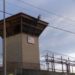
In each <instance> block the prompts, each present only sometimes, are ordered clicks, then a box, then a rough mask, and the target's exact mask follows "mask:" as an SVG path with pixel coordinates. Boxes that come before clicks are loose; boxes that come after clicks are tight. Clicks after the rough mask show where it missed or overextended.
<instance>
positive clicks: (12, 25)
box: [0, 12, 48, 36]
mask: <svg viewBox="0 0 75 75" xmlns="http://www.w3.org/2000/svg"><path fill="white" fill-rule="evenodd" d="M47 25H48V23H47V22H44V21H42V20H39V19H38V18H34V17H32V16H30V15H27V14H25V13H22V12H21V13H18V14H15V15H13V16H10V17H8V18H6V29H7V30H6V33H7V36H11V35H14V34H17V33H20V32H25V33H29V34H32V35H37V36H39V35H40V34H41V33H42V31H43V30H44V29H45V28H46V26H47ZM2 34H3V20H0V36H2Z"/></svg>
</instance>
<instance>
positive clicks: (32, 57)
mask: <svg viewBox="0 0 75 75" xmlns="http://www.w3.org/2000/svg"><path fill="white" fill-rule="evenodd" d="M28 36H29V35H28V34H25V33H20V34H17V35H14V36H10V37H7V39H6V41H7V45H6V46H7V66H8V67H9V68H10V67H11V66H12V67H13V68H15V67H17V66H20V65H21V66H22V67H23V68H26V69H28V68H29V69H39V68H40V65H39V63H40V61H39V46H38V37H35V36H33V37H34V41H35V43H34V44H30V43H28ZM17 62H20V63H17ZM21 62H22V63H21Z"/></svg>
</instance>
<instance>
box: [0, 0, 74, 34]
mask: <svg viewBox="0 0 75 75" xmlns="http://www.w3.org/2000/svg"><path fill="white" fill-rule="evenodd" d="M18 1H22V0H18ZM23 2H24V1H23ZM24 3H25V2H24ZM27 4H29V3H27ZM29 5H31V6H33V7H36V6H34V5H32V4H29ZM36 8H38V7H36ZM23 9H24V8H23ZM38 9H41V8H38ZM42 10H43V9H42ZM43 11H46V10H43ZM0 12H1V13H3V11H2V10H0ZM46 12H47V11H46ZM5 13H6V14H8V15H10V16H12V15H13V14H11V13H9V12H5ZM48 27H50V28H53V29H57V30H61V31H64V32H68V33H71V34H75V32H72V31H69V30H66V29H63V28H59V27H56V26H52V25H48Z"/></svg>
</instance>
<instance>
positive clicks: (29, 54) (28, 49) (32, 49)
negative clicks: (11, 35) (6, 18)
mask: <svg viewBox="0 0 75 75" xmlns="http://www.w3.org/2000/svg"><path fill="white" fill-rule="evenodd" d="M28 37H29V35H28V34H22V56H23V57H22V58H23V62H24V64H26V65H23V67H27V65H29V66H28V67H30V68H31V67H33V68H35V69H36V68H39V67H40V66H39V63H40V61H39V46H38V37H36V36H32V37H33V39H34V43H28Z"/></svg>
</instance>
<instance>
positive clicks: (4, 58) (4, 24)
mask: <svg viewBox="0 0 75 75" xmlns="http://www.w3.org/2000/svg"><path fill="white" fill-rule="evenodd" d="M3 71H4V75H6V22H5V0H3Z"/></svg>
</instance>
